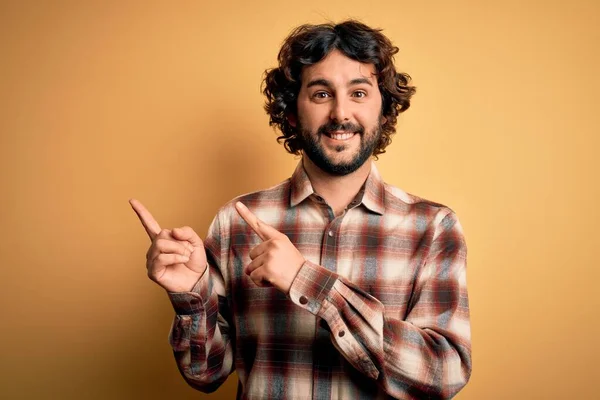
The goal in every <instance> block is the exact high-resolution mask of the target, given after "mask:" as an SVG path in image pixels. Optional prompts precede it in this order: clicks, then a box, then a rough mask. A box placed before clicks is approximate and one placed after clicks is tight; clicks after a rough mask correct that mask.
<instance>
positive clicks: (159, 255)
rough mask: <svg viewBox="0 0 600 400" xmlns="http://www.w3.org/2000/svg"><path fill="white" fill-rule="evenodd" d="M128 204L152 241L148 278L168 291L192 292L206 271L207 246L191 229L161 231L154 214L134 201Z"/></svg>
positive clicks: (147, 266) (147, 257) (186, 227)
mask: <svg viewBox="0 0 600 400" xmlns="http://www.w3.org/2000/svg"><path fill="white" fill-rule="evenodd" d="M129 204H131V207H132V208H133V210H134V211H135V213H136V214H137V216H138V217H139V219H140V221H141V222H142V225H143V226H144V229H145V230H146V233H148V236H149V237H150V241H151V242H152V243H151V245H150V248H149V249H148V252H147V253H146V260H147V261H146V268H147V269H148V277H149V278H150V279H152V280H153V281H154V282H156V283H157V284H159V285H160V286H162V287H163V288H164V289H166V290H167V291H169V292H189V291H190V290H192V288H193V287H194V285H195V284H196V282H198V279H200V276H202V274H203V273H204V271H205V270H206V265H207V264H206V252H205V250H204V244H203V243H202V240H201V239H200V238H199V237H198V235H197V234H196V232H194V230H193V229H192V228H190V227H189V226H185V227H182V228H174V229H173V230H169V229H161V228H160V225H159V224H158V222H156V220H155V219H154V217H152V214H150V212H149V211H148V210H147V209H146V207H144V206H143V205H142V203H140V202H139V201H137V200H135V199H131V200H129Z"/></svg>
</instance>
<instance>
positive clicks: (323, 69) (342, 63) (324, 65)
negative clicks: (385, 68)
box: [302, 50, 377, 86]
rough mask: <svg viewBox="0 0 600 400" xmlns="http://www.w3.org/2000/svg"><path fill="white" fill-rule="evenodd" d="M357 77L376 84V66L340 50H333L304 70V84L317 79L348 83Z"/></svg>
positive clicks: (338, 83) (339, 83)
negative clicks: (352, 57) (350, 56)
mask: <svg viewBox="0 0 600 400" xmlns="http://www.w3.org/2000/svg"><path fill="white" fill-rule="evenodd" d="M357 78H367V79H369V80H370V81H372V82H373V83H374V84H375V83H376V82H377V76H376V75H375V66H374V65H373V64H365V63H361V62H359V61H356V60H353V59H351V58H349V57H347V56H346V55H344V54H343V53H342V52H340V51H339V50H333V51H331V53H329V54H328V55H327V56H325V58H323V59H322V60H321V61H319V62H318V63H316V64H313V65H310V66H307V67H304V68H303V70H302V86H306V85H307V84H308V83H309V82H310V81H312V80H315V79H325V80H328V81H330V82H332V83H333V84H335V85H346V84H347V83H348V82H350V81H352V80H353V79H357Z"/></svg>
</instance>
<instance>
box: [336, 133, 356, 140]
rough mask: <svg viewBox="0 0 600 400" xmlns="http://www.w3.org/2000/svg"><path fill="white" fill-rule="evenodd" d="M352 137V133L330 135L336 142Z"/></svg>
mask: <svg viewBox="0 0 600 400" xmlns="http://www.w3.org/2000/svg"><path fill="white" fill-rule="evenodd" d="M352 136H354V133H332V134H331V137H332V138H333V139H336V140H346V139H350V138H351V137H352Z"/></svg>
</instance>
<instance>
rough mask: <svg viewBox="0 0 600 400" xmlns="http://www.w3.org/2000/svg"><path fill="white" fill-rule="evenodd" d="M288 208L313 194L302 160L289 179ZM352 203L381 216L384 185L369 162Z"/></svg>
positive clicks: (377, 172) (373, 165)
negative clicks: (367, 170)
mask: <svg viewBox="0 0 600 400" xmlns="http://www.w3.org/2000/svg"><path fill="white" fill-rule="evenodd" d="M290 182H291V193H290V206H292V207H296V206H297V205H298V204H300V203H301V202H303V201H304V200H305V199H306V198H307V197H309V196H310V195H311V194H313V193H315V191H314V189H313V187H312V184H311V183H310V179H309V178H308V174H307V173H306V170H305V169H304V165H303V164H302V160H300V162H299V163H298V165H297V166H296V170H295V171H294V173H293V174H292V177H291V181H290ZM354 202H355V203H357V204H361V203H362V204H363V205H364V206H365V207H366V208H368V209H369V210H371V211H373V212H375V213H377V214H381V215H383V212H384V210H385V205H384V204H385V183H384V182H383V179H381V175H379V171H378V170H377V167H376V166H375V163H374V162H372V161H371V171H370V172H369V176H368V177H367V180H366V181H365V183H364V185H363V186H362V188H361V189H360V190H359V192H358V194H357V195H356V197H355V199H354Z"/></svg>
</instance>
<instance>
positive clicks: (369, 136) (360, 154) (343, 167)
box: [298, 120, 381, 176]
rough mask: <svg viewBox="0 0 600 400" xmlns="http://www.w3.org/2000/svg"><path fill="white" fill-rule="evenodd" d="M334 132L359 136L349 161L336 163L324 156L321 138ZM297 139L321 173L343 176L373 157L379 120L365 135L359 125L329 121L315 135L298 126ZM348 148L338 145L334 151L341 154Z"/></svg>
mask: <svg viewBox="0 0 600 400" xmlns="http://www.w3.org/2000/svg"><path fill="white" fill-rule="evenodd" d="M335 131H344V132H346V133H356V134H357V135H360V147H359V149H358V151H357V152H356V154H355V155H354V156H353V157H352V159H351V160H349V161H340V162H336V161H335V160H334V159H333V158H332V157H329V156H328V155H327V154H326V152H325V148H324V147H323V144H322V143H321V137H322V136H323V135H327V134H328V132H335ZM298 138H299V139H300V142H301V146H302V151H303V152H304V154H305V155H306V156H307V157H308V158H309V159H310V160H311V161H312V162H313V163H314V164H315V165H316V166H317V167H319V168H320V169H321V170H322V171H323V172H325V173H327V174H329V175H334V176H344V175H348V174H351V173H352V172H354V171H356V170H357V169H359V168H360V167H361V166H362V165H363V164H364V163H365V162H366V161H367V160H368V159H369V158H370V157H371V156H372V155H373V152H374V151H375V147H377V144H378V143H379V139H380V138H381V120H380V121H379V122H378V124H377V126H376V127H375V128H373V130H372V131H370V132H366V133H365V128H364V127H363V126H362V125H360V124H352V123H345V124H337V123H334V122H333V121H331V122H328V123H327V124H325V125H321V126H320V127H319V129H318V130H317V132H316V134H315V133H312V132H310V131H309V130H306V129H304V128H303V127H302V126H301V125H300V124H298ZM348 146H349V145H347V144H340V145H338V146H336V147H335V151H336V152H337V153H341V152H343V151H344V150H346V149H347V147H348Z"/></svg>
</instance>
